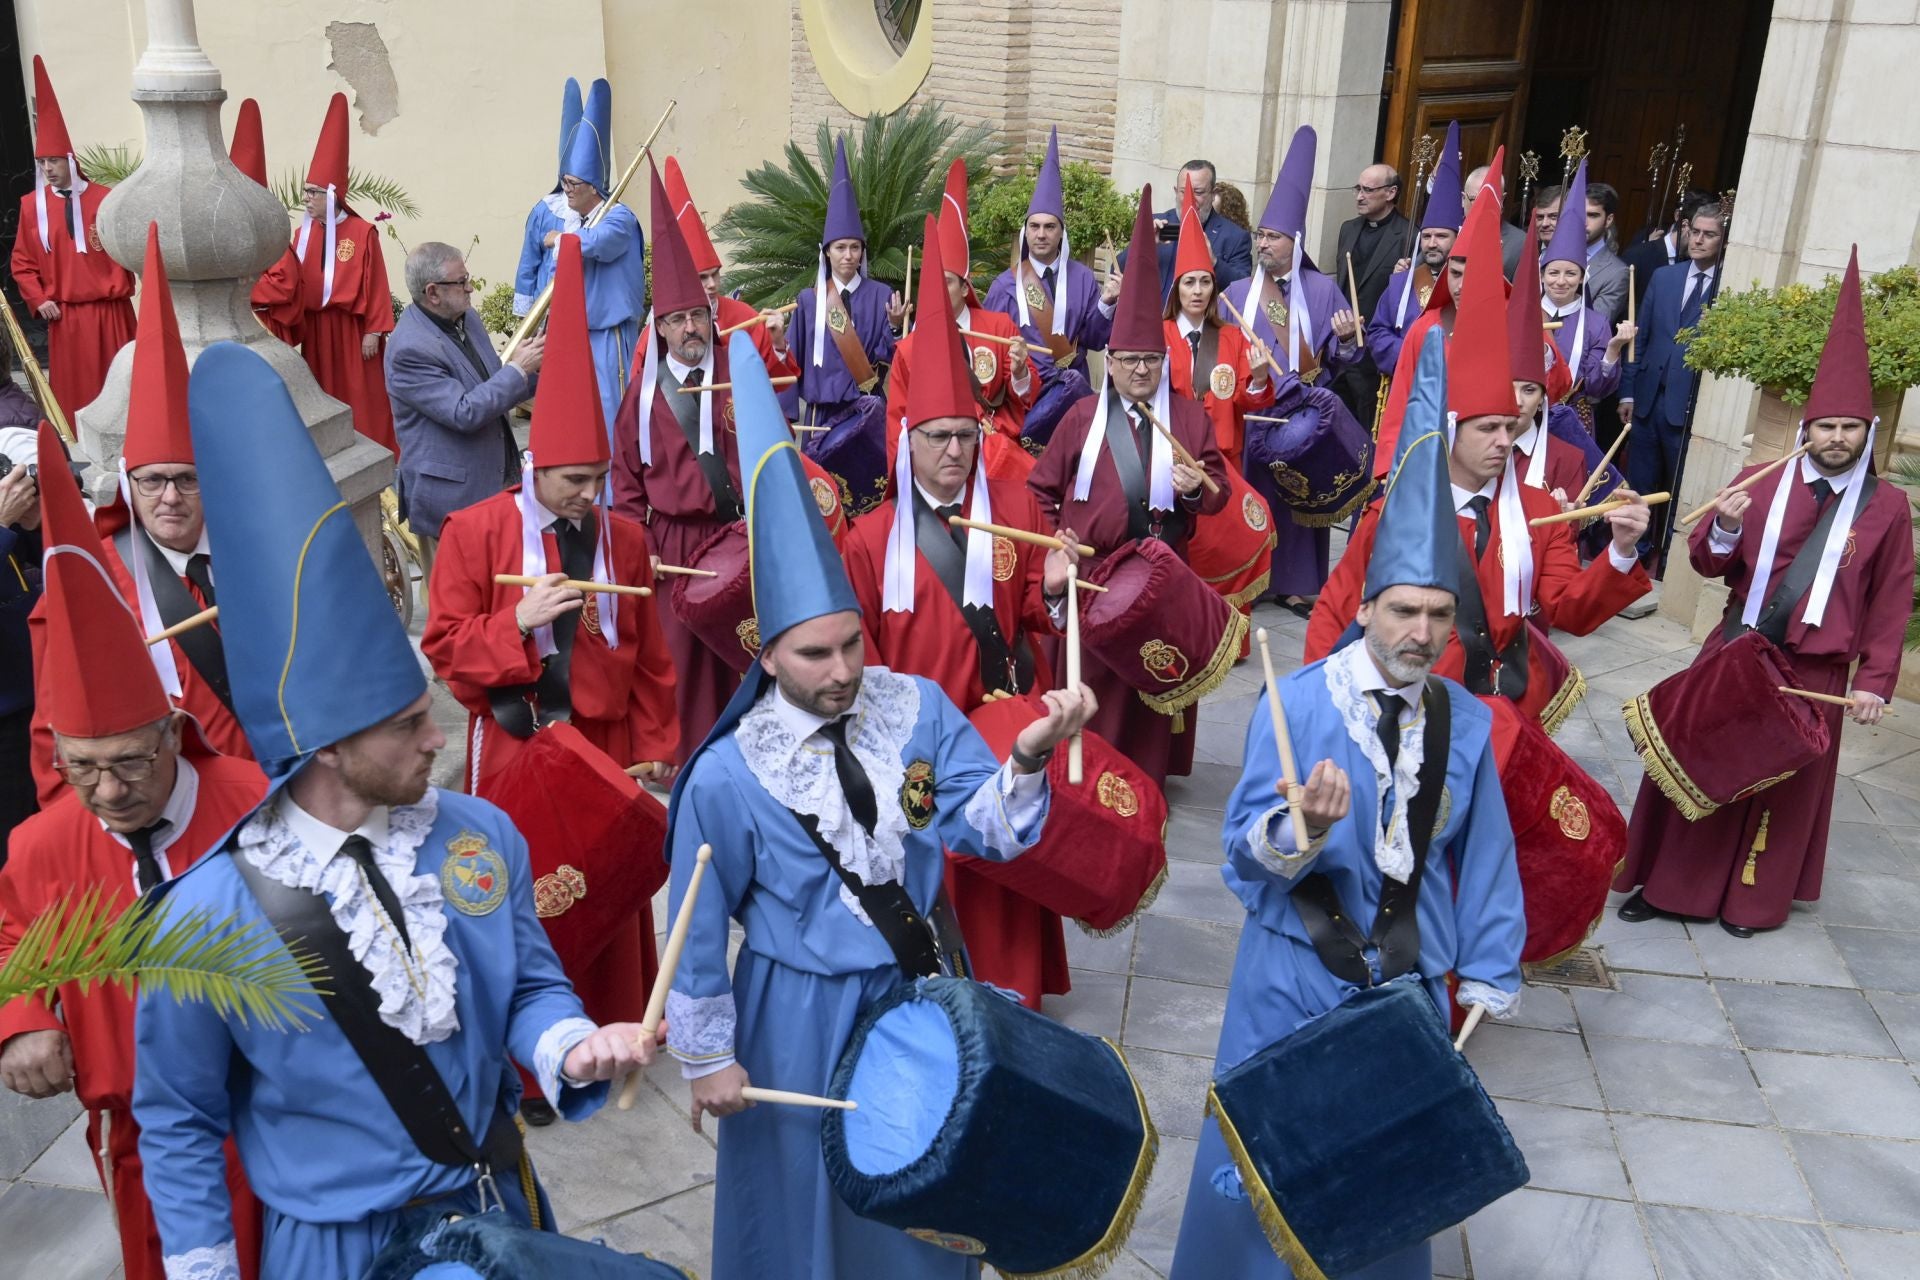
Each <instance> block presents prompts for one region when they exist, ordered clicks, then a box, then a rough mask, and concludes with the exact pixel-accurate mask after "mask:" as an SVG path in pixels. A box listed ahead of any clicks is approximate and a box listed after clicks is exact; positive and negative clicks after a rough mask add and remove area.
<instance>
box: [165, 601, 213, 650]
mask: <svg viewBox="0 0 1920 1280" xmlns="http://www.w3.org/2000/svg"><path fill="white" fill-rule="evenodd" d="M219 616H220V606H219V605H217V604H216V605H212V606H210V607H209V608H205V609H202V610H201V611H200V612H198V613H196V614H194V615H193V616H192V617H191V618H182V619H180V621H178V622H176V623H174V624H173V625H172V626H170V627H168V628H167V629H166V630H165V631H156V632H154V633H153V634H152V635H150V636H148V637H147V643H148V644H159V643H160V642H161V641H162V640H171V639H173V638H174V637H175V636H177V635H182V634H184V633H186V632H188V631H191V630H193V629H194V628H195V627H198V626H203V625H205V624H206V623H209V622H212V621H213V620H214V619H215V618H217V617H219Z"/></svg>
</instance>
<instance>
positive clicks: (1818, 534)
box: [1721, 472, 1880, 644]
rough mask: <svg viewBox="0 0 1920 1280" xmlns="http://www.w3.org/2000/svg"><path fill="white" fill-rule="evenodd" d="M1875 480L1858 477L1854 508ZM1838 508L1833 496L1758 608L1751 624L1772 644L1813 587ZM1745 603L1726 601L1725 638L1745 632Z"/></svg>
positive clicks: (1781, 638) (1862, 506) (1863, 505)
mask: <svg viewBox="0 0 1920 1280" xmlns="http://www.w3.org/2000/svg"><path fill="white" fill-rule="evenodd" d="M1879 483H1880V482H1879V480H1878V479H1876V478H1875V476H1874V475H1873V473H1872V472H1868V473H1867V474H1866V475H1865V476H1862V477H1861V480H1860V502H1859V505H1858V506H1856V507H1855V508H1854V510H1855V511H1865V510H1866V509H1867V503H1868V502H1870V501H1872V499H1873V491H1874V489H1875V488H1876V487H1878V485H1879ZM1839 510H1840V499H1839V497H1838V496H1836V497H1835V498H1834V499H1833V500H1832V501H1831V502H1829V503H1827V508H1826V510H1824V511H1822V512H1821V513H1820V518H1819V519H1818V520H1816V521H1814V522H1813V532H1812V533H1809V534H1808V535H1807V540H1806V541H1805V542H1803V543H1801V544H1800V550H1798V551H1796V552H1794V555H1793V562H1792V563H1791V564H1789V565H1788V566H1787V571H1786V572H1785V573H1783V574H1781V575H1780V585H1778V586H1776V587H1775V588H1774V589H1773V593H1772V594H1771V595H1769V596H1768V597H1767V603H1766V605H1765V606H1764V607H1763V608H1762V609H1761V610H1760V617H1759V619H1758V620H1757V621H1756V622H1755V624H1754V628H1753V629H1754V630H1755V631H1758V632H1759V633H1760V634H1761V635H1763V636H1765V637H1766V638H1767V639H1769V640H1771V641H1773V642H1774V643H1775V644H1785V643H1786V641H1787V625H1788V623H1790V622H1791V621H1792V620H1793V611H1794V609H1795V608H1797V607H1798V606H1799V604H1800V602H1801V601H1802V600H1803V599H1805V598H1806V595H1807V592H1809V591H1811V590H1813V580H1814V578H1815V577H1816V576H1818V575H1819V572H1820V557H1821V555H1822V554H1823V553H1824V552H1825V551H1826V549H1827V534H1828V533H1829V532H1830V531H1831V530H1832V528H1833V522H1834V519H1835V518H1836V516H1837V514H1838V512H1839ZM1745 604H1746V601H1745V600H1744V599H1743V598H1736V599H1734V600H1730V601H1729V602H1728V604H1727V618H1726V622H1725V623H1723V624H1722V626H1721V634H1722V635H1723V636H1725V637H1726V638H1727V639H1728V640H1734V639H1737V638H1739V636H1740V635H1741V634H1742V633H1743V632H1745V631H1746V627H1744V626H1742V625H1741V623H1740V613H1741V608H1742V607H1743V606H1744V605H1745Z"/></svg>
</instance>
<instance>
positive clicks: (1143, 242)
mask: <svg viewBox="0 0 1920 1280" xmlns="http://www.w3.org/2000/svg"><path fill="white" fill-rule="evenodd" d="M1155 240H1156V237H1155V235H1154V230H1153V187H1152V186H1151V185H1148V186H1144V187H1142V188H1140V207H1139V208H1138V209H1137V210H1135V212H1134V215H1133V238H1132V239H1131V240H1129V241H1128V242H1127V273H1126V275H1125V277H1123V278H1122V280H1121V282H1120V297H1119V299H1118V300H1117V301H1116V302H1115V303H1114V307H1113V336H1112V337H1111V338H1109V339H1108V340H1107V350H1109V351H1165V350H1166V349H1167V331H1166V328H1165V327H1164V326H1163V325H1162V324H1161V320H1160V309H1161V294H1160V254H1159V249H1158V248H1157V246H1156V244H1155Z"/></svg>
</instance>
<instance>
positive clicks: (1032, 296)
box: [1027, 280, 1047, 307]
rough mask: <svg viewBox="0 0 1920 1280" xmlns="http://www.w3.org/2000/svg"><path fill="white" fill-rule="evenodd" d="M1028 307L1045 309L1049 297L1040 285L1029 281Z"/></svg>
mask: <svg viewBox="0 0 1920 1280" xmlns="http://www.w3.org/2000/svg"><path fill="white" fill-rule="evenodd" d="M1027 305H1028V306H1030V307H1044V306H1046V305H1047V295H1046V294H1045V293H1044V292H1042V291H1041V288H1040V286H1039V285H1038V284H1036V283H1035V282H1034V281H1031V280H1029V281H1027Z"/></svg>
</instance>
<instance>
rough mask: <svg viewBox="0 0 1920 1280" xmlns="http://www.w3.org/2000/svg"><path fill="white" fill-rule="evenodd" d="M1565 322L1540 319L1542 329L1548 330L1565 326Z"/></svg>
mask: <svg viewBox="0 0 1920 1280" xmlns="http://www.w3.org/2000/svg"><path fill="white" fill-rule="evenodd" d="M1566 323H1567V322H1566V321H1565V320H1542V321H1541V322H1540V327H1541V328H1542V329H1546V330H1548V331H1549V332H1551V331H1552V330H1555V329H1562V328H1565V327H1566Z"/></svg>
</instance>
